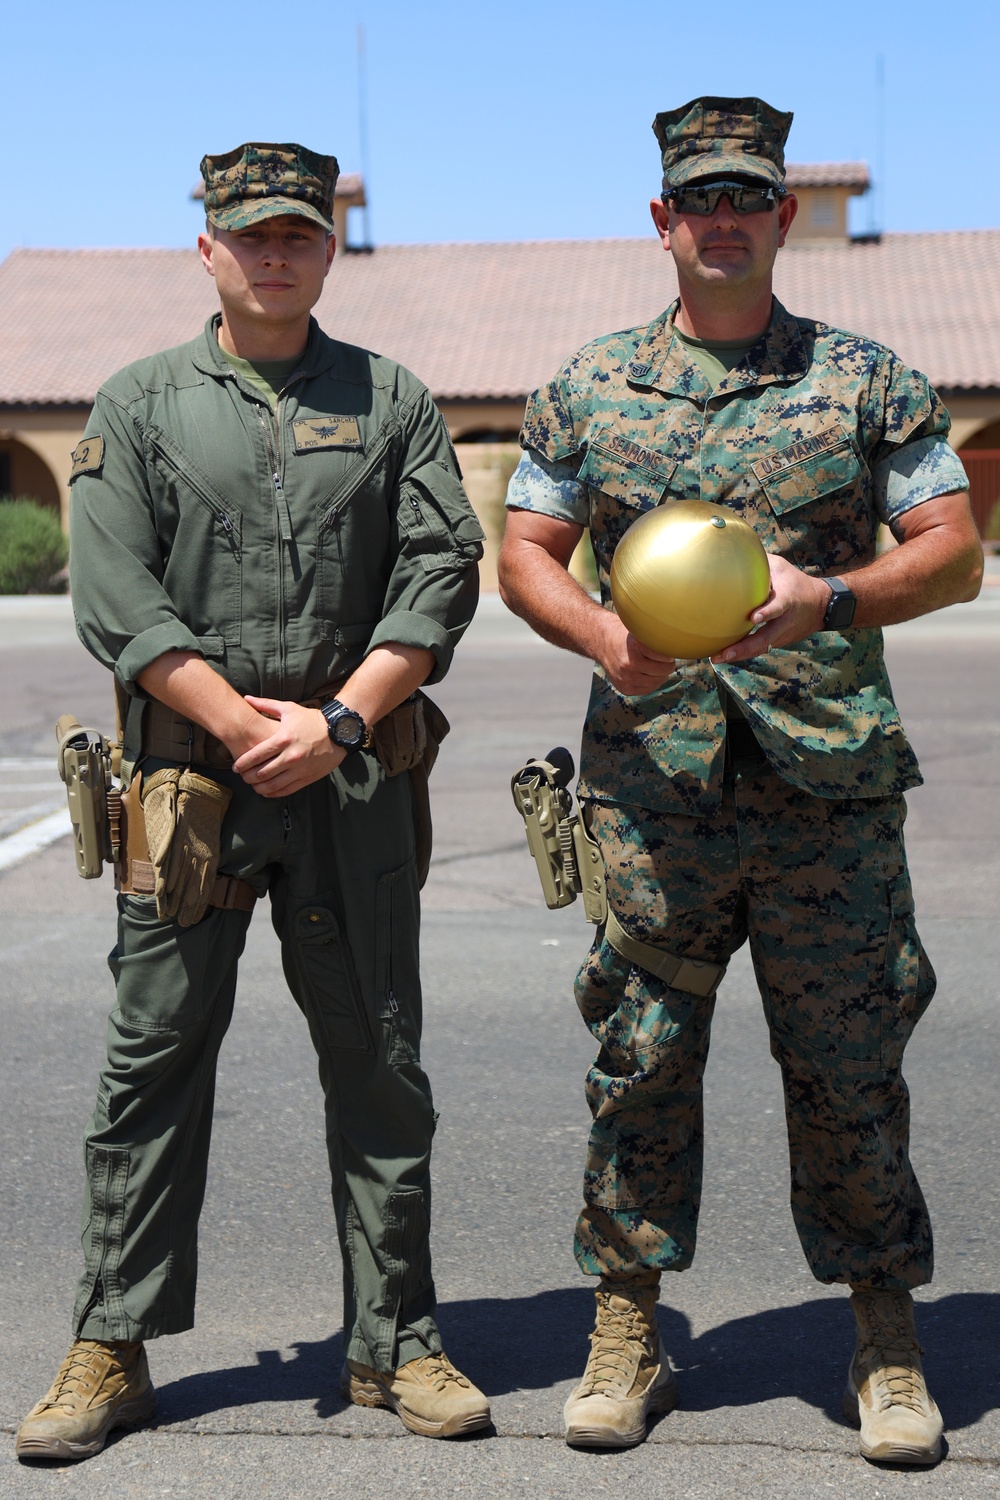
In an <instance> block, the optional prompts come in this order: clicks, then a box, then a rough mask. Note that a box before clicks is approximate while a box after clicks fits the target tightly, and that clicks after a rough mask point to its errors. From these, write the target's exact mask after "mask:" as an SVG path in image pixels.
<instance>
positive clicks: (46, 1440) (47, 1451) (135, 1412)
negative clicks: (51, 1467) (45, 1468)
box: [14, 1386, 156, 1461]
mask: <svg viewBox="0 0 1000 1500" xmlns="http://www.w3.org/2000/svg"><path fill="white" fill-rule="evenodd" d="M155 1410H156V1392H155V1391H154V1390H153V1388H152V1386H150V1387H149V1389H148V1390H147V1391H144V1392H143V1394H142V1395H141V1396H136V1397H135V1398H134V1399H133V1400H131V1401H123V1402H122V1404H121V1405H120V1406H119V1407H118V1408H117V1410H116V1411H115V1412H114V1414H113V1415H112V1416H111V1418H110V1420H109V1422H108V1424H107V1426H106V1427H104V1428H103V1429H102V1430H101V1431H100V1432H99V1433H98V1434H97V1436H96V1437H93V1438H91V1439H90V1441H89V1442H88V1443H73V1442H70V1440H69V1439H68V1438H59V1437H32V1436H31V1434H30V1433H28V1434H27V1435H26V1436H25V1437H23V1438H22V1437H21V1436H20V1434H18V1436H17V1438H16V1439H15V1442H14V1453H15V1454H16V1456H17V1457H18V1458H30V1459H34V1458H59V1459H63V1460H66V1459H69V1460H70V1461H74V1460H77V1459H81V1458H93V1457H94V1455H95V1453H100V1451H101V1449H102V1448H103V1447H104V1444H105V1443H106V1442H107V1440H108V1438H109V1437H110V1435H111V1433H112V1432H116V1431H118V1429H119V1428H125V1429H128V1430H131V1429H134V1428H136V1427H141V1426H142V1425H143V1423H144V1422H148V1421H149V1419H150V1417H151V1416H152V1415H153V1413H154V1411H155Z"/></svg>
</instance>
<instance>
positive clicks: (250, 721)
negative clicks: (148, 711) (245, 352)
mask: <svg viewBox="0 0 1000 1500" xmlns="http://www.w3.org/2000/svg"><path fill="white" fill-rule="evenodd" d="M138 681H139V685H140V687H141V688H143V690H144V691H145V692H147V693H148V694H149V695H150V697H151V698H156V699H157V700H158V702H160V703H165V704H166V706H167V707H168V708H172V709H173V710H174V712H175V713H178V714H180V715H181V716H182V718H185V719H190V720H191V721H192V722H193V723H195V724H200V725H201V727H202V728H203V729H207V730H208V732H209V734H214V735H215V737H216V739H219V740H221V741H222V743H223V744H224V745H226V746H227V748H228V749H229V750H230V751H231V752H232V754H233V756H234V757H236V756H238V755H241V754H242V753H243V752H244V751H245V750H248V749H250V747H251V746H252V745H255V744H257V743H258V741H259V740H260V739H261V738H262V735H263V734H264V733H266V731H267V722H268V721H267V720H266V719H264V718H263V717H262V716H261V715H260V714H258V713H257V712H256V711H255V710H254V709H253V708H251V707H250V705H249V703H247V701H246V699H245V698H243V697H241V696H240V694H239V693H238V692H236V690H235V688H232V687H230V685H229V683H228V682H227V681H226V680H225V678H224V677H220V675H219V673H218V672H216V671H215V670H214V669H213V668H212V667H210V666H209V664H208V662H207V661H206V660H205V659H204V657H202V656H198V655H196V654H195V653H194V652H193V651H168V652H165V653H164V655H163V656H158V657H157V658H156V660H155V661H153V662H150V664H149V666H148V667H146V668H144V669H143V671H142V672H140V673H139V678H138Z"/></svg>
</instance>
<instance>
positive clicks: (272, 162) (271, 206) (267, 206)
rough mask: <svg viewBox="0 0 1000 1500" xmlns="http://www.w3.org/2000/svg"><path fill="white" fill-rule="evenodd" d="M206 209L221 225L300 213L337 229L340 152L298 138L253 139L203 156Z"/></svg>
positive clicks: (236, 225)
mask: <svg viewBox="0 0 1000 1500" xmlns="http://www.w3.org/2000/svg"><path fill="white" fill-rule="evenodd" d="M201 175H202V177H203V178H204V179H205V213H206V215H207V216H208V220H209V223H211V224H215V225H216V226H217V228H219V229H245V228H246V227H247V225H248V224H255V223H257V222H258V221H259V220H260V219H274V218H277V217H278V215H279V214H301V215H302V217H303V218H304V219H312V221H313V223H314V224H321V225H322V226H323V228H324V229H325V230H326V231H327V232H328V233H329V232H330V231H332V229H333V194H334V189H335V188H336V186H337V178H338V176H339V175H340V167H339V166H338V165H337V158H336V157H335V156H320V155H319V154H318V153H317V152H315V151H307V150H306V148H305V146H297V145H295V144H294V142H287V143H285V144H283V145H276V144H274V142H271V141H248V142H247V143H246V144H245V145H243V146H237V147H236V149H235V151H227V152H226V153H225V154H224V155H223V156H205V157H202V162H201Z"/></svg>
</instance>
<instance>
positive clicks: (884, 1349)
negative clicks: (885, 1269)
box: [844, 1287, 944, 1464]
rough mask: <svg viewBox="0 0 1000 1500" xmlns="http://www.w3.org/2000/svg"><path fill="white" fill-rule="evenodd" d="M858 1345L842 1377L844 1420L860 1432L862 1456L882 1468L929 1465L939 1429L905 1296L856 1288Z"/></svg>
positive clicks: (853, 1303)
mask: <svg viewBox="0 0 1000 1500" xmlns="http://www.w3.org/2000/svg"><path fill="white" fill-rule="evenodd" d="M851 1306H852V1307H853V1308H854V1316H855V1317H856V1318H857V1321H858V1342H857V1348H856V1349H855V1351H854V1358H853V1359H852V1361H851V1368H850V1370H849V1371H848V1373H847V1390H846V1391H845V1392H844V1415H845V1417H847V1419H848V1421H849V1422H853V1423H854V1425H855V1427H860V1428H861V1456H862V1457H863V1458H871V1459H875V1460H877V1461H881V1462H882V1463H894V1464H933V1463H937V1461H938V1459H939V1458H940V1457H941V1434H942V1432H943V1431H944V1423H943V1422H942V1420H941V1413H940V1412H939V1411H938V1409H937V1407H936V1406H935V1404H934V1402H933V1401H932V1400H931V1398H930V1396H929V1394H928V1391H927V1386H926V1383H925V1381H924V1371H923V1366H922V1365H921V1363H920V1345H919V1344H918V1343H917V1330H916V1328H915V1326H914V1323H913V1298H912V1297H911V1296H910V1294H909V1292H884V1291H872V1290H870V1289H868V1288H862V1287H859V1288H858V1289H857V1290H856V1291H855V1292H853V1293H852V1295H851Z"/></svg>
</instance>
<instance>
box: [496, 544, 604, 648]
mask: <svg viewBox="0 0 1000 1500" xmlns="http://www.w3.org/2000/svg"><path fill="white" fill-rule="evenodd" d="M497 577H498V581H499V585H500V597H501V599H502V600H503V602H504V603H505V604H506V606H507V608H508V609H510V610H512V611H513V612H514V614H516V615H520V617H521V618H522V620H526V621H527V623H528V624H529V625H530V626H531V628H532V630H534V631H536V632H537V633H538V634H539V635H540V636H541V637H542V638H543V639H544V640H546V641H551V642H552V644H553V645H554V646H562V647H563V649H564V650H566V651H574V652H576V654H577V655H578V656H586V657H589V658H590V660H591V661H600V660H601V658H602V654H603V650H604V646H605V642H606V638H607V627H608V621H609V615H608V612H607V610H605V609H602V607H601V605H600V604H598V603H597V601H596V600H594V599H592V598H591V597H590V595H589V594H588V593H586V592H585V590H584V589H583V588H581V586H580V585H579V584H578V583H577V581H576V579H575V578H574V577H573V576H572V574H570V573H569V572H568V570H567V568H566V566H565V564H564V563H562V562H561V561H559V560H558V559H557V558H555V557H553V556H552V555H551V553H549V552H548V551H546V549H545V548H544V547H543V546H541V545H540V544H538V543H536V542H533V541H529V540H525V539H523V538H519V537H514V536H512V535H511V532H510V529H508V534H507V536H506V537H505V539H504V543H503V547H502V548H501V551H500V557H499V560H498V564H497Z"/></svg>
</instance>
